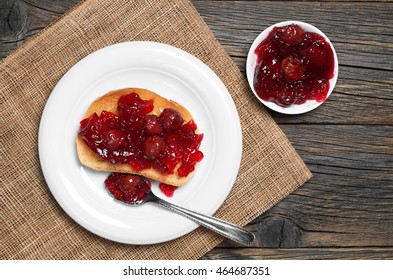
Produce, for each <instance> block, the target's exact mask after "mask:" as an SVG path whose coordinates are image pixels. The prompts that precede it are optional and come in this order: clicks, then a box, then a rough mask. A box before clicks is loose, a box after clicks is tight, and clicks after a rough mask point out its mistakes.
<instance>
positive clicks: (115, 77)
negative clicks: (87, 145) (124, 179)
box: [39, 42, 242, 244]
mask: <svg viewBox="0 0 393 280" xmlns="http://www.w3.org/2000/svg"><path fill="white" fill-rule="evenodd" d="M125 87H141V88H146V89H149V90H152V91H154V92H156V93H158V94H160V95H162V96H164V97H166V98H168V99H172V100H174V101H176V102H178V103H180V104H182V105H183V106H185V107H186V108H188V109H189V111H190V112H191V114H192V115H193V116H194V118H195V120H196V123H197V124H198V129H199V130H200V132H202V133H204V139H203V141H202V145H201V148H200V149H201V151H202V152H203V153H204V155H205V158H204V159H203V160H202V162H200V163H199V164H198V166H197V172H196V174H195V176H194V177H193V179H192V180H191V181H190V182H189V183H187V184H186V185H184V186H183V187H181V188H179V189H177V190H176V192H175V194H174V196H173V197H172V198H170V199H168V198H166V197H165V196H164V195H163V194H162V193H161V191H160V190H159V189H158V186H157V184H153V191H154V193H156V194H157V195H158V196H160V197H162V198H166V199H167V200H169V201H171V202H173V203H175V204H178V205H180V206H184V207H186V208H189V209H193V210H196V211H199V212H201V213H204V214H207V215H213V214H214V212H215V211H216V210H217V209H218V208H219V207H220V205H221V204H222V203H223V202H224V200H225V198H226V197H227V195H228V194H229V192H230V190H231V188H232V185H233V183H234V181H235V179H236V175H237V172H238V170H239V166H240V160H241V151H242V135H241V128H240V121H239V116H238V114H237V111H236V107H235V105H234V102H233V100H232V98H231V97H230V95H229V93H228V91H227V89H226V87H225V86H224V84H223V83H222V82H221V80H220V79H219V78H218V77H217V76H216V75H215V74H214V72H213V71H212V70H210V68H209V67H207V66H206V65H205V64H203V63H202V62H201V61H200V60H198V59H197V58H195V57H194V56H192V55H190V54H188V53H186V52H184V51H182V50H180V49H177V48H174V47H172V46H168V45H164V44H160V43H154V42H126V43H121V44H116V45H112V46H109V47H106V48H104V49H101V50H99V51H96V52H94V53H93V54H91V55H89V56H87V57H86V58H84V59H82V60H81V61H80V62H78V63H77V64H76V65H75V66H73V67H72V68H71V69H70V70H69V71H68V72H67V73H66V74H65V75H64V77H63V78H62V79H61V80H60V81H59V83H58V84H57V86H56V87H55V88H54V90H53V92H52V94H51V95H50V97H49V99H48V102H47V104H46V106H45V109H44V112H43V114H42V119H41V124H40V131H39V155H40V161H41V167H42V170H43V173H44V176H45V179H46V181H47V183H48V186H49V188H50V190H51V192H52V194H53V196H54V197H55V199H56V200H57V202H58V203H59V204H60V206H61V207H62V208H63V209H64V210H65V211H66V213H67V214H68V215H69V216H71V217H72V218H73V219H74V220H75V221H76V222H78V223H79V224H80V225H81V226H83V227H85V228H86V229H88V230H90V231H91V232H93V233H95V234H97V235H99V236H102V237H104V238H107V239H110V240H114V241H117V242H122V243H129V244H153V243H159V242H164V241H168V240H172V239H175V238H178V237H180V236H182V235H184V234H186V233H189V232H190V231H192V230H194V229H195V228H196V227H197V225H196V224H195V223H193V222H191V221H190V220H188V219H186V218H184V217H182V216H180V215H176V214H174V213H171V212H169V211H167V210H165V209H162V208H159V207H157V206H155V205H151V204H145V205H143V206H140V207H129V206H126V205H124V204H122V203H119V202H118V201H115V200H114V199H113V198H112V197H111V196H110V195H109V194H108V192H107V190H106V189H105V186H104V180H105V178H106V177H107V175H108V173H105V172H96V171H93V170H91V169H89V168H86V167H84V166H82V165H81V164H80V162H79V160H78V158H77V154H76V144H75V137H76V134H77V131H78V128H79V121H81V120H82V118H83V116H84V114H85V112H86V110H87V108H88V107H89V105H90V104H91V102H93V101H94V100H95V99H96V98H98V97H99V96H102V95H104V94H105V93H107V92H108V91H110V90H115V89H120V88H125Z"/></svg>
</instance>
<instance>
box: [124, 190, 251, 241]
mask: <svg viewBox="0 0 393 280" xmlns="http://www.w3.org/2000/svg"><path fill="white" fill-rule="evenodd" d="M120 201H121V202H123V203H125V204H127V205H131V206H139V205H142V204H144V203H145V202H152V203H155V204H157V205H160V206H163V207H165V208H167V209H168V210H170V211H172V212H175V213H177V214H180V215H182V216H184V217H186V218H189V219H190V220H192V221H194V222H195V223H197V224H199V225H201V226H204V227H206V228H208V229H210V230H212V231H214V232H216V233H218V234H221V235H222V236H224V237H226V238H229V239H231V240H233V241H235V242H238V243H241V244H244V245H248V246H249V245H252V244H253V242H254V239H255V236H254V234H253V233H251V232H249V231H247V230H245V229H243V228H241V227H239V226H237V225H234V224H231V223H228V222H225V221H223V220H220V219H217V218H214V217H209V216H206V215H203V214H200V213H197V212H194V211H191V210H188V209H185V208H183V207H180V206H177V205H174V204H172V203H169V202H167V201H165V200H163V199H161V198H159V197H158V196H156V195H155V194H154V193H153V192H152V191H151V190H150V191H149V192H147V193H146V195H145V196H144V197H143V198H142V199H139V200H134V201H131V202H129V201H122V200H120Z"/></svg>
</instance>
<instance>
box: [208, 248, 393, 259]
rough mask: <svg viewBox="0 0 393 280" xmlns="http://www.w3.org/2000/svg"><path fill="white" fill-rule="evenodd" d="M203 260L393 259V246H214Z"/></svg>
mask: <svg viewBox="0 0 393 280" xmlns="http://www.w3.org/2000/svg"><path fill="white" fill-rule="evenodd" d="M201 259H202V260H241V259H247V260H248V259H251V260H262V259H263V260H272V259H291V260H294V259H299V260H328V259H340V260H344V259H347V260H360V259H365V260H380V259H393V249H392V248H374V247H371V248H340V249H337V248H320V249H308V248H305V249H297V248H296V249H254V248H240V249H239V248H214V249H213V250H211V251H210V252H208V253H207V254H206V255H204V256H203V257H202V258H201Z"/></svg>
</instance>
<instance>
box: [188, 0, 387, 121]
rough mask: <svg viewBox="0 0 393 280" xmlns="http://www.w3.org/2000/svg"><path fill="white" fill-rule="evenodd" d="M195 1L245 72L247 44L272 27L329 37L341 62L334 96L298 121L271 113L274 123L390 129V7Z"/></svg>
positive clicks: (314, 3)
mask: <svg viewBox="0 0 393 280" xmlns="http://www.w3.org/2000/svg"><path fill="white" fill-rule="evenodd" d="M193 2H194V4H195V6H196V8H197V9H198V11H199V12H200V13H201V15H202V16H203V18H204V19H205V21H206V22H207V23H208V25H209V26H210V28H211V29H212V30H213V32H214V34H215V35H216V36H217V38H218V39H219V41H220V43H221V44H222V45H223V46H224V48H225V49H226V50H227V52H228V53H229V54H230V55H231V57H232V58H233V59H234V61H235V62H236V63H237V65H238V67H239V68H240V70H241V71H242V72H243V73H245V64H246V56H247V53H248V49H249V47H250V46H251V43H252V42H253V40H254V39H255V37H256V36H257V35H258V34H259V33H260V32H261V31H262V30H264V29H265V28H266V27H268V26H270V25H271V24H273V23H276V22H280V21H284V20H287V19H297V20H303V21H306V22H309V23H311V24H314V25H315V26H317V27H319V28H320V29H321V30H322V31H324V32H325V33H326V34H327V35H328V36H329V37H330V39H331V40H332V42H333V44H334V46H335V48H336V51H337V54H338V57H339V62H340V70H339V79H338V82H337V85H336V88H335V90H334V92H333V94H332V96H331V97H330V98H329V100H328V101H327V102H326V103H325V104H323V105H322V106H321V107H319V108H318V109H317V110H315V111H313V112H310V113H307V114H304V115H301V116H296V117H293V116H289V117H288V116H285V115H281V114H276V113H272V115H273V116H274V118H275V119H276V121H277V122H279V123H321V124H322V123H329V124H337V123H339V124H379V123H380V124H393V108H392V99H393V96H392V94H391V93H392V85H393V71H391V70H393V61H392V59H391V57H392V55H393V33H392V32H391V25H392V23H393V20H392V17H391V15H392V14H393V4H392V3H350V4H349V3H344V4H343V3H340V4H337V3H317V2H295V3H292V2H291V4H290V5H288V3H287V2H277V1H272V2H265V1H255V2H254V1H252V2H249V1H237V2H231V1H208V2H205V1H193ZM282 11H285V12H282ZM354 11H356V12H354ZM338 15H340V16H338ZM256 101H257V99H256Z"/></svg>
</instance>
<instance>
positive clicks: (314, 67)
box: [254, 24, 334, 107]
mask: <svg viewBox="0 0 393 280" xmlns="http://www.w3.org/2000/svg"><path fill="white" fill-rule="evenodd" d="M255 54H256V55H257V57H258V58H257V66H256V68H255V74H254V89H255V91H256V93H257V94H258V96H259V97H260V98H261V99H263V100H265V101H269V102H274V103H275V104H277V105H279V106H281V107H288V106H290V105H292V104H303V103H305V102H306V101H307V100H316V101H317V102H323V101H325V100H326V98H327V94H328V92H329V79H331V78H333V75H334V55H333V50H332V48H331V47H330V44H329V43H328V42H327V41H326V40H325V38H324V37H322V36H321V35H318V34H316V33H314V32H306V31H304V30H303V29H302V28H301V27H300V26H299V25H296V24H291V25H287V26H283V27H274V28H273V30H272V31H271V32H270V33H269V35H268V36H267V38H266V39H265V40H263V41H262V42H261V43H260V44H259V45H258V47H257V48H256V49H255Z"/></svg>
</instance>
